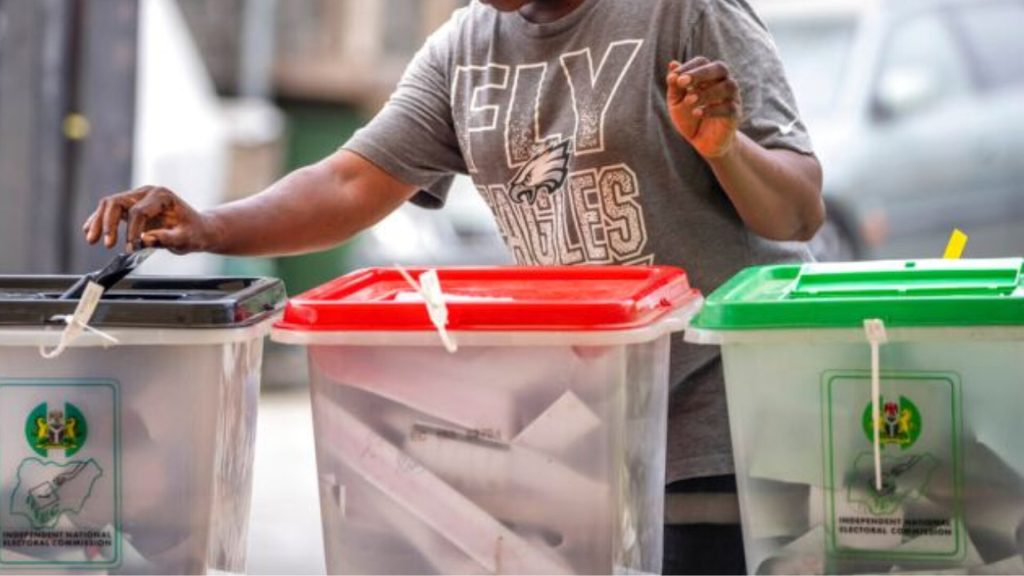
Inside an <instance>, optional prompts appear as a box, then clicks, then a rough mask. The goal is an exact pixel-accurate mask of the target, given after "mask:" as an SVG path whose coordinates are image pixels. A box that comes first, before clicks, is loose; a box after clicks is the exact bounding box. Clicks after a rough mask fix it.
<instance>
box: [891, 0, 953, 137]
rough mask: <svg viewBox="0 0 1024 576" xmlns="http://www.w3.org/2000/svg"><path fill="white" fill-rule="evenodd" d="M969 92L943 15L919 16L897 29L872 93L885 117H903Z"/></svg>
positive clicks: (926, 14)
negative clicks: (874, 93)
mask: <svg viewBox="0 0 1024 576" xmlns="http://www.w3.org/2000/svg"><path fill="white" fill-rule="evenodd" d="M970 90H971V75H970V72H969V70H968V68H967V63H966V60H965V58H964V54H963V53H962V52H961V49H960V46H959V44H958V42H957V39H956V36H955V35H954V34H953V30H952V29H951V28H950V27H949V25H948V22H947V21H946V20H945V17H944V16H943V14H942V13H939V12H928V13H923V14H918V15H915V16H912V17H910V18H908V19H906V20H902V21H900V22H898V23H897V24H896V26H895V27H894V28H893V29H892V31H891V33H890V35H889V39H888V42H887V44H886V47H885V50H884V52H883V59H882V62H881V73H880V74H879V77H878V83H877V85H876V90H875V92H876V95H875V96H876V103H877V104H878V105H879V107H880V108H881V110H882V111H883V112H884V113H885V115H886V116H890V117H892V116H896V117H902V116H907V115H910V114H913V113H916V112H919V111H921V110H924V109H927V108H930V107H932V106H935V105H936V104H938V103H940V102H943V101H949V100H954V99H957V98H961V97H963V96H965V95H966V94H968V93H969V92H970Z"/></svg>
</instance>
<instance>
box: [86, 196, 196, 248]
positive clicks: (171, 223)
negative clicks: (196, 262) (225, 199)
mask: <svg viewBox="0 0 1024 576" xmlns="http://www.w3.org/2000/svg"><path fill="white" fill-rule="evenodd" d="M122 221H123V222H125V223H126V227H125V251H126V252H131V251H133V250H134V249H135V248H137V247H140V246H144V247H147V248H166V249H168V250H170V251H172V252H175V253H177V254H185V253H188V252H196V251H202V250H208V249H209V247H210V245H211V240H212V235H213V234H212V225H211V223H210V222H209V218H207V217H204V216H203V215H202V214H200V213H199V212H197V211H196V210H195V209H194V208H192V207H191V206H189V205H188V204H187V203H186V202H185V201H184V200H182V199H181V198H179V197H178V196H177V195H176V194H175V193H174V192H171V191H170V190H168V189H166V188H160V187H158V186H144V187H142V188H137V189H135V190H132V191H129V192H122V193H121V194H114V195H113V196H108V197H106V198H104V199H102V200H100V203H99V206H97V208H96V211H95V212H93V213H92V216H90V217H89V219H88V220H86V222H85V225H84V226H83V227H82V232H84V233H85V240H86V242H88V243H89V244H96V243H97V242H99V241H100V239H101V238H102V239H103V245H104V246H106V247H107V248H113V247H114V246H115V245H117V241H118V229H119V228H120V226H121V222H122Z"/></svg>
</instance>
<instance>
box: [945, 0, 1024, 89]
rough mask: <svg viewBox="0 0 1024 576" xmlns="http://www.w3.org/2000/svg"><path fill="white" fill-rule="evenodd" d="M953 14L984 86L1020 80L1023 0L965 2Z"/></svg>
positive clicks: (1023, 45) (1022, 72)
mask: <svg viewBox="0 0 1024 576" xmlns="http://www.w3.org/2000/svg"><path fill="white" fill-rule="evenodd" d="M955 15H956V18H957V24H958V25H959V26H960V27H961V29H962V30H963V32H964V34H965V36H966V38H967V41H968V43H969V44H970V49H971V53H972V54H973V55H974V58H975V60H976V63H977V65H978V67H979V68H980V70H979V72H980V74H981V78H982V81H983V83H984V85H985V86H986V87H989V88H1002V87H1005V86H1008V85H1011V84H1022V83H1024V1H1022V0H1001V1H989V2H985V1H982V0H976V1H975V2H966V3H964V4H962V5H961V6H960V7H958V8H957V10H956V12H955Z"/></svg>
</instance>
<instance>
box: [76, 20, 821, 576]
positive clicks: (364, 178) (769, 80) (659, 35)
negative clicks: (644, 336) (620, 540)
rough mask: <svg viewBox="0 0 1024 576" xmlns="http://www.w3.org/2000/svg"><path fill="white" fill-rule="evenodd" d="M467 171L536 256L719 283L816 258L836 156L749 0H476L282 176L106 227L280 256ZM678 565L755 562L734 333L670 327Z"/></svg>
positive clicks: (124, 217)
mask: <svg viewBox="0 0 1024 576" xmlns="http://www.w3.org/2000/svg"><path fill="white" fill-rule="evenodd" d="M454 174H468V175H470V176H471V177H472V180H473V182H474V184H475V186H476V188H477V190H478V191H479V193H480V194H481V195H482V196H483V198H484V199H485V200H486V202H487V203H488V205H489V206H490V208H491V209H492V211H493V213H494V216H495V218H496V220H497V223H498V225H499V229H500V231H501V233H502V236H503V238H504V241H505V243H506V244H507V246H508V248H509V250H510V251H511V252H512V254H513V255H514V257H515V259H516V260H517V261H518V262H519V263H521V264H529V265H575V264H596V263H601V264H623V265H634V264H666V265H677V266H680V267H683V268H685V269H687V271H688V272H689V274H690V276H691V280H692V282H693V283H694V284H695V285H696V286H697V287H699V288H700V289H702V290H703V291H704V292H705V293H709V292H711V291H712V290H714V289H715V288H716V287H718V286H719V285H720V284H722V283H723V282H724V281H725V280H726V279H728V278H729V277H730V276H732V275H733V274H734V273H736V272H737V271H739V270H740V269H742V268H744V267H746V266H749V265H756V264H766V263H777V262H791V261H806V260H809V259H810V258H811V255H810V252H809V251H808V249H807V246H806V244H804V242H805V241H807V240H809V239H810V238H811V237H812V236H813V235H814V233H815V231H816V230H817V229H818V228H819V227H820V226H821V223H822V221H823V219H824V206H823V202H822V198H821V181H822V173H821V167H820V165H819V163H818V161H817V159H816V157H815V156H814V153H813V150H812V147H811V143H810V140H809V138H808V135H807V132H806V127H805V126H804V124H803V122H802V121H801V119H800V117H799V115H798V111H797V107H796V104H795V102H794V98H793V95H792V92H791V90H790V87H789V86H788V84H787V81H786V78H785V73H784V70H783V67H782V64H781V62H780V60H779V57H778V55H777V51H776V48H775V45H774V43H773V41H772V39H771V37H770V36H769V33H768V32H767V30H766V28H765V26H764V25H763V24H762V22H761V21H760V20H759V19H758V17H757V15H756V14H755V12H754V10H753V9H752V8H751V7H750V6H749V5H748V4H747V3H746V1H745V0H474V1H473V2H472V3H471V4H470V5H469V6H466V7H464V8H461V9H459V10H458V11H456V12H455V13H454V15H453V17H452V18H451V20H450V21H449V22H448V23H447V24H445V25H444V26H442V27H441V28H440V29H439V30H438V31H437V32H435V33H434V34H433V35H432V36H431V37H430V38H429V40H428V41H427V42H426V44H425V45H424V46H423V48H422V49H421V50H420V51H419V53H418V54H417V55H416V57H415V58H414V60H413V62H412V63H411V64H410V65H409V67H408V69H407V71H406V73H405V75H404V77H403V79H402V80H401V82H400V83H399V85H398V87H397V88H396V90H395V92H394V93H393V95H392V97H391V98H390V100H389V101H388V103H387V104H386V105H385V106H384V108H383V109H382V110H381V111H380V112H379V114H378V115H377V116H376V117H375V118H374V119H373V120H372V121H371V122H370V123H369V124H368V125H367V126H366V127H365V128H363V129H362V130H361V131H359V132H358V133H356V135H355V136H354V137H353V138H351V139H350V140H349V141H348V142H347V143H346V144H344V145H343V146H342V147H341V148H340V150H339V151H337V152H336V153H334V154H332V155H330V156H329V157H327V158H325V159H323V160H322V161H320V162H318V163H316V164H314V165H311V166H308V167H305V168H302V169H299V170H297V171H295V172H293V173H291V174H289V175H287V176H286V177H284V178H283V179H282V180H280V181H279V182H277V183H276V184H274V185H272V186H271V187H270V188H269V189H267V190H265V191H264V192H262V193H260V194H258V195H256V196H254V197H251V198H248V199H244V200H241V201H237V202H234V203H231V204H227V205H223V206H220V207H217V208H214V209H212V210H208V211H205V212H199V211H197V210H195V209H193V208H192V207H190V206H189V205H188V204H186V203H185V202H183V201H182V200H181V199H180V198H179V197H178V196H176V195H175V194H174V193H173V192H172V191H170V190H167V189H164V188H161V187H157V186H146V187H142V188H139V189H136V190H132V191H128V192H124V193H121V194H117V195H114V196H110V197H108V198H105V199H103V200H101V201H100V203H99V206H98V207H97V209H96V211H95V213H94V214H93V215H92V216H91V217H90V218H89V219H88V221H87V222H86V223H85V226H84V232H85V235H86V238H87V240H88V242H90V243H96V242H99V241H100V240H101V239H102V241H103V243H104V244H105V245H106V246H107V247H114V246H115V245H116V244H118V238H119V228H120V226H121V223H122V222H124V223H125V230H126V234H127V238H126V240H127V244H128V249H129V250H130V249H131V246H132V245H137V244H139V243H141V244H143V245H146V246H160V247H165V248H168V249H170V250H172V251H175V252H179V253H187V252H194V251H207V252H214V253H218V254H224V255H283V254H295V253H301V252H308V251H314V250H320V249H326V248H328V247H331V246H334V245H337V244H338V243H341V242H343V241H345V240H347V239H349V238H351V237H352V236H353V235H355V234H356V233H358V232H360V231H362V230H364V229H366V228H368V227H370V226H372V225H374V224H375V223H376V222H378V221H379V220H381V219H382V218H384V217H385V216H387V215H388V214H389V213H391V212H392V211H393V210H395V209H396V208H398V207H399V206H400V205H402V204H403V203H405V202H407V201H413V202H415V203H417V204H420V205H422V206H425V207H429V208H440V207H442V206H443V205H444V203H445V199H446V195H447V191H448V187H449V184H450V183H451V181H452V178H453V175H454ZM671 378H672V383H673V384H674V386H673V388H672V393H671V400H670V419H669V422H670V423H669V438H668V440H669V443H668V455H667V476H668V477H667V483H668V488H667V490H668V497H667V499H666V524H667V526H666V532H665V534H666V542H665V549H666V555H665V571H666V572H668V573H675V572H681V573H705V574H714V573H741V572H744V571H745V568H744V564H743V551H742V537H741V535H740V528H739V515H738V512H737V504H736V493H735V480H734V476H733V475H734V469H733V461H732V453H731V443H730V438H729V428H728V421H727V414H726V402H725V394H724V388H723V376H722V367H721V363H720V360H719V354H718V351H717V350H715V349H713V348H707V347H700V348H698V347H691V346H687V345H684V344H683V343H682V342H681V341H678V342H674V343H673V352H672V363H671Z"/></svg>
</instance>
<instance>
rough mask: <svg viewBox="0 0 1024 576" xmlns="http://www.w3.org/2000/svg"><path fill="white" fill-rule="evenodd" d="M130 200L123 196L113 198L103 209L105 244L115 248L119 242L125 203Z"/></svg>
mask: <svg viewBox="0 0 1024 576" xmlns="http://www.w3.org/2000/svg"><path fill="white" fill-rule="evenodd" d="M128 202H130V201H129V200H127V199H126V198H125V197H123V196H118V197H115V198H111V199H109V200H108V201H107V203H106V207H105V209H104V210H103V245H104V246H106V247H107V248H113V247H114V244H116V243H117V229H118V227H119V226H120V225H121V218H123V217H124V214H125V204H126V203H128Z"/></svg>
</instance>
